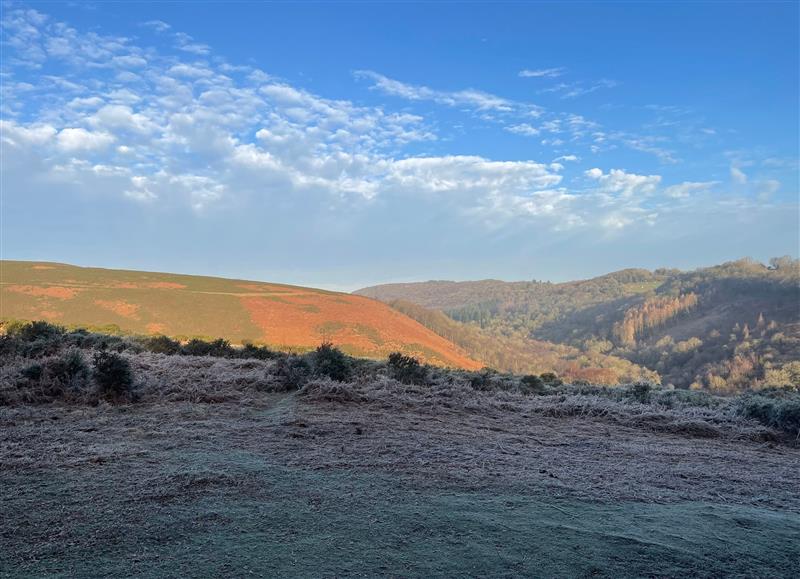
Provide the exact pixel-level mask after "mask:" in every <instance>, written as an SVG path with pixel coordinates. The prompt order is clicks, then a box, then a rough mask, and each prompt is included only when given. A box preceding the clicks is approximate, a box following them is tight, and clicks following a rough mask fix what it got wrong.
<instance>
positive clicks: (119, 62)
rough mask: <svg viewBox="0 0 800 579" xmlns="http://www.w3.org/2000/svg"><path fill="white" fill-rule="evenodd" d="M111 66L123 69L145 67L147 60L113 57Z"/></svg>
mask: <svg viewBox="0 0 800 579" xmlns="http://www.w3.org/2000/svg"><path fill="white" fill-rule="evenodd" d="M111 64H113V65H116V66H121V67H124V68H140V67H142V66H147V60H145V59H144V58H142V57H141V56H135V55H125V56H115V57H114V58H112V59H111Z"/></svg>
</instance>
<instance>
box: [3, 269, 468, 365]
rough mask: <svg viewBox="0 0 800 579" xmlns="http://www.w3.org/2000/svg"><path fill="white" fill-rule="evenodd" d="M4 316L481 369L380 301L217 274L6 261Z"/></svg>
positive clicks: (4, 270) (432, 334)
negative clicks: (326, 347) (398, 356)
mask: <svg viewBox="0 0 800 579" xmlns="http://www.w3.org/2000/svg"><path fill="white" fill-rule="evenodd" d="M0 268H1V269H0V317H2V318H3V319H25V320H32V319H45V320H49V321H51V322H54V323H59V324H64V325H68V326H69V325H78V326H84V327H91V328H103V327H106V326H116V327H118V328H119V329H120V330H121V331H123V332H126V333H127V332H129V333H137V334H166V335H169V336H175V337H179V338H184V339H187V338H191V337H204V338H215V337H222V338H226V339H228V340H230V341H231V342H232V343H234V344H236V343H240V342H242V341H252V342H257V343H264V344H267V345H270V346H273V347H276V348H281V349H300V350H305V349H308V348H313V347H315V346H317V345H319V344H320V343H321V342H322V341H330V342H333V343H334V344H336V345H337V346H339V347H340V348H342V349H343V350H345V351H346V352H348V353H350V354H353V355H356V356H364V357H370V358H382V357H385V356H387V355H388V354H389V353H390V352H394V351H402V352H406V353H409V354H412V355H414V356H417V357H419V358H421V359H423V360H425V361H427V362H430V363H433V364H439V365H445V366H454V367H462V368H478V367H480V364H479V363H478V362H476V361H474V360H472V359H470V358H469V357H468V356H467V355H466V354H465V353H464V352H463V351H462V350H461V349H460V348H458V347H457V346H455V345H454V344H453V343H451V342H449V341H447V340H445V339H444V338H442V337H440V336H438V335H436V334H434V333H433V332H432V331H430V330H428V329H427V328H425V327H424V326H422V325H421V324H419V323H418V322H416V321H414V320H412V319H411V318H409V317H408V316H405V315H403V314H401V313H400V312H397V311H395V310H393V309H392V308H390V307H388V306H386V305H384V304H382V303H381V302H378V301H375V300H372V299H369V298H365V297H362V296H355V295H350V294H343V293H337V292H329V291H325V290H318V289H311V288H305V287H297V286H289V285H281V284H272V283H261V282H253V281H242V280H232V279H223V278H213V277H202V276H190V275H176V274H167V273H149V272H136V271H124V270H113V269H99V268H84V267H76V266H71V265H65V264H58V263H44V262H22V261H2V262H0Z"/></svg>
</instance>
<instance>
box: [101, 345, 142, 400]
mask: <svg viewBox="0 0 800 579" xmlns="http://www.w3.org/2000/svg"><path fill="white" fill-rule="evenodd" d="M92 366H93V368H94V380H95V382H96V383H97V386H98V388H99V390H100V393H101V394H102V395H104V396H106V397H108V398H117V399H119V398H126V397H130V395H131V394H132V389H133V372H132V371H131V365H130V364H129V363H128V361H127V360H126V359H125V358H123V357H122V356H120V355H119V354H115V353H113V352H108V351H101V352H98V353H96V354H95V355H94V359H93V360H92Z"/></svg>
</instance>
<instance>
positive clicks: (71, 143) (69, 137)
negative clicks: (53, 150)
mask: <svg viewBox="0 0 800 579" xmlns="http://www.w3.org/2000/svg"><path fill="white" fill-rule="evenodd" d="M57 141H58V147H59V148H60V149H61V150H62V151H67V152H70V153H71V152H77V151H96V150H98V149H105V148H106V147H108V146H109V145H110V144H111V143H113V142H114V136H113V135H111V134H110V133H105V132H92V131H87V130H86V129H82V128H80V127H78V128H67V129H61V131H59V133H58V137H57Z"/></svg>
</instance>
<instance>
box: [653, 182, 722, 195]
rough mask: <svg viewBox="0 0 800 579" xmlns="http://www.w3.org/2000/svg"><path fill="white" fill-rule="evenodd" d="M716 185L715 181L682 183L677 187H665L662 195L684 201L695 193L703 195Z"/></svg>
mask: <svg viewBox="0 0 800 579" xmlns="http://www.w3.org/2000/svg"><path fill="white" fill-rule="evenodd" d="M717 183H718V182H717V181H701V182H697V181H684V182H683V183H680V184H678V185H672V186H670V187H667V188H666V189H664V194H665V195H666V196H667V197H672V198H674V199H685V198H687V197H690V196H691V195H693V194H695V193H704V192H706V191H708V190H709V189H710V188H711V187H713V186H714V185H716V184H717Z"/></svg>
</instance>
